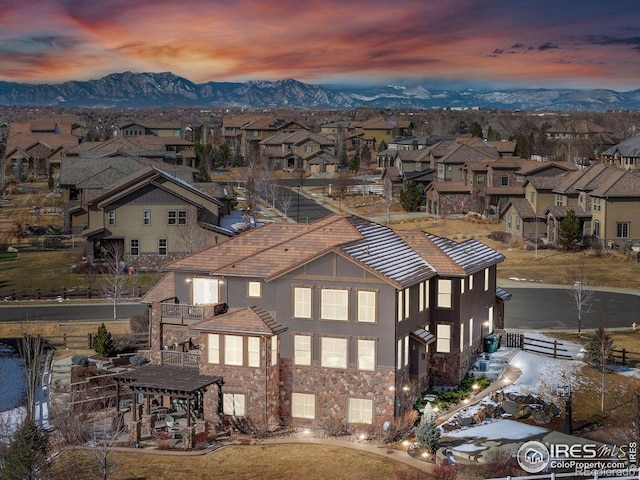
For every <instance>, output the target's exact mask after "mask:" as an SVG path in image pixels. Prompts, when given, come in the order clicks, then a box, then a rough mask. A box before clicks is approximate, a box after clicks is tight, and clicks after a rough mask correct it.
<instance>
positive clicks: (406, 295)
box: [404, 288, 411, 318]
mask: <svg viewBox="0 0 640 480" xmlns="http://www.w3.org/2000/svg"><path fill="white" fill-rule="evenodd" d="M410 292H411V291H410V290H409V289H408V288H407V289H406V290H405V291H404V318H409V305H410V302H409V298H410V296H409V293H410Z"/></svg>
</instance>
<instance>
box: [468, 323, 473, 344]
mask: <svg viewBox="0 0 640 480" xmlns="http://www.w3.org/2000/svg"><path fill="white" fill-rule="evenodd" d="M469 346H470V347H473V317H471V318H469Z"/></svg>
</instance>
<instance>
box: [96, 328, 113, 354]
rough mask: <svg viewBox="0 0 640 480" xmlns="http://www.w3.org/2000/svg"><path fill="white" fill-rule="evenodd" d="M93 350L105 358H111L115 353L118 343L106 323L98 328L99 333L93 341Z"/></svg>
mask: <svg viewBox="0 0 640 480" xmlns="http://www.w3.org/2000/svg"><path fill="white" fill-rule="evenodd" d="M91 348H93V349H94V350H95V352H96V353H99V354H100V355H104V356H105V357H110V356H111V355H113V354H114V353H115V351H116V343H115V341H114V340H113V336H112V335H111V332H110V331H109V330H107V327H106V326H105V324H104V323H102V324H101V325H100V326H99V327H98V332H97V333H96V334H95V336H94V337H93V338H92V339H91Z"/></svg>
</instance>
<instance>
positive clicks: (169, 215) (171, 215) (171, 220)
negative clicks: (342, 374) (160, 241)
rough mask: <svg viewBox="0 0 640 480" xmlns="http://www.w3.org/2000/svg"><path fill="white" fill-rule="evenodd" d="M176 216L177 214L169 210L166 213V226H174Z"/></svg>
mask: <svg viewBox="0 0 640 480" xmlns="http://www.w3.org/2000/svg"><path fill="white" fill-rule="evenodd" d="M177 219H178V215H177V212H176V211H175V210H169V211H168V212H167V224H168V225H175V224H176V223H177V222H178V220H177Z"/></svg>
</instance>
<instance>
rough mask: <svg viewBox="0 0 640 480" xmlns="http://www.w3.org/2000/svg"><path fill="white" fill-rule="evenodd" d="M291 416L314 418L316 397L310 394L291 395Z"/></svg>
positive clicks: (295, 393) (294, 393)
mask: <svg viewBox="0 0 640 480" xmlns="http://www.w3.org/2000/svg"><path fill="white" fill-rule="evenodd" d="M291 416H292V417H293V418H308V419H314V418H316V396H315V395H314V394H312V393H297V392H293V393H292V394H291Z"/></svg>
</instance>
